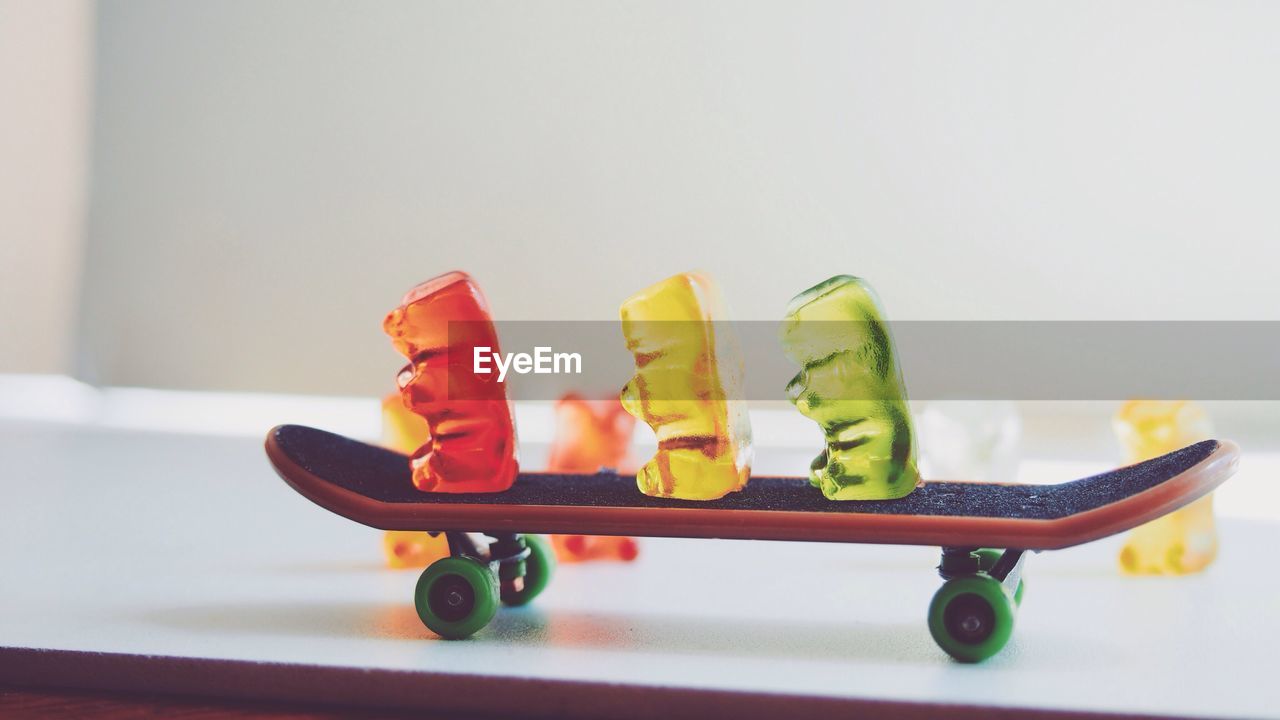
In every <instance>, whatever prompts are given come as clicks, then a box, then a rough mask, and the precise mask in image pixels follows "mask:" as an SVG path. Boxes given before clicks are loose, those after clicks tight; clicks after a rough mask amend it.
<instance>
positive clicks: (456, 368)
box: [382, 272, 517, 493]
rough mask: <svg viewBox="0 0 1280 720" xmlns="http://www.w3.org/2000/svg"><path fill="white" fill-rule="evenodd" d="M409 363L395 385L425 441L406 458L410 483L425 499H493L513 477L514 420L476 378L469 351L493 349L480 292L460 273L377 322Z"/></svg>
mask: <svg viewBox="0 0 1280 720" xmlns="http://www.w3.org/2000/svg"><path fill="white" fill-rule="evenodd" d="M382 328H383V330H385V331H386V333H387V334H388V335H390V336H391V341H392V344H393V345H395V347H396V349H397V350H399V351H400V353H401V354H402V355H404V356H405V357H406V358H408V359H409V364H408V365H407V366H405V368H404V369H403V370H401V371H400V374H399V376H398V377H397V378H396V383H397V385H398V386H399V387H400V392H401V395H402V396H403V398H404V404H405V406H406V407H407V408H409V409H410V410H412V411H413V412H415V413H417V414H418V415H421V416H422V417H423V418H425V419H426V421H427V428H428V432H429V434H430V437H429V439H428V440H427V442H426V443H424V444H423V445H422V447H420V448H418V449H417V450H416V451H415V452H414V453H413V454H412V455H411V457H410V461H409V462H410V465H411V467H412V468H413V484H414V485H415V486H416V487H417V488H418V489H419V490H423V491H428V492H453V493H462V492H499V491H502V490H506V489H507V488H509V487H511V483H512V482H514V481H515V477H516V471H517V461H516V437H515V418H514V416H513V414H512V409H511V403H510V402H509V401H508V400H507V396H506V390H505V389H504V386H503V385H502V384H501V383H499V382H498V381H497V375H495V374H487V375H486V374H476V373H475V372H474V368H473V367H472V363H473V360H474V357H473V355H474V348H476V347H488V348H490V350H491V351H492V352H494V353H498V352H500V351H499V349H498V337H497V331H496V330H495V329H494V327H493V321H492V320H491V318H490V317H489V309H488V304H487V303H486V302H485V300H484V296H483V295H482V294H481V292H480V288H479V286H477V285H476V283H475V281H474V280H472V279H471V277H470V276H469V275H467V274H466V273H463V272H451V273H446V274H444V275H441V276H439V277H437V278H433V279H431V280H428V281H426V282H424V283H422V284H421V285H418V286H417V287H415V288H414V289H412V290H410V291H409V292H408V294H406V295H405V296H404V299H403V300H401V302H400V306H399V307H397V308H396V309H395V310H392V311H391V312H390V313H389V314H388V315H387V318H386V320H385V321H383V323H382Z"/></svg>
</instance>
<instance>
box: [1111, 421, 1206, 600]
mask: <svg viewBox="0 0 1280 720" xmlns="http://www.w3.org/2000/svg"><path fill="white" fill-rule="evenodd" d="M1112 426H1113V427H1114V428H1115V431H1116V436H1117V437H1119V439H1120V443H1121V444H1122V445H1123V446H1124V449H1125V453H1126V454H1127V460H1128V462H1130V463H1136V462H1142V461H1143V460H1150V459H1151V458H1154V457H1159V456H1161V455H1164V454H1166V453H1171V452H1173V451H1174V450H1178V449H1180V448H1184V447H1186V446H1188V445H1191V444H1193V443H1197V442H1200V441H1201V440H1208V439H1210V438H1212V437H1213V427H1212V426H1211V425H1210V423H1209V417H1208V416H1207V415H1206V414H1205V412H1204V410H1203V409H1202V408H1201V407H1200V406H1199V405H1196V404H1195V403H1192V402H1188V401H1185V400H1174V401H1168V400H1130V401H1129V402H1126V403H1125V404H1124V405H1122V406H1121V407H1120V410H1119V411H1118V412H1117V413H1116V415H1115V418H1114V419H1113V420H1112ZM1217 554H1218V533H1217V530H1216V528H1215V527H1214V520H1213V495H1212V494H1210V495H1206V496H1204V497H1202V498H1200V499H1199V500H1197V501H1195V502H1193V503H1191V504H1190V505H1188V506H1186V507H1184V508H1182V509H1180V510H1175V511H1174V512H1172V513H1169V514H1168V515H1165V516H1164V517H1161V518H1157V519H1155V520H1152V521H1151V522H1149V523H1147V524H1146V525H1142V526H1140V527H1138V528H1136V529H1135V530H1133V532H1131V533H1130V534H1129V537H1127V538H1126V539H1125V544H1124V547H1123V548H1122V549H1121V550H1120V568H1121V569H1122V570H1124V572H1126V573H1129V574H1131V575H1187V574H1190V573H1195V572H1200V571H1201V570H1204V569H1205V568H1207V567H1209V565H1210V564H1211V563H1212V562H1213V559H1214V558H1215V557H1216V556H1217Z"/></svg>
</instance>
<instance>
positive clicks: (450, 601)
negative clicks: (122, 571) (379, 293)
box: [266, 425, 1239, 662]
mask: <svg viewBox="0 0 1280 720" xmlns="http://www.w3.org/2000/svg"><path fill="white" fill-rule="evenodd" d="M266 452H267V456H268V458H269V459H270V461H271V464H272V465H273V466H274V467H275V469H276V472H277V473H279V475H280V477H281V478H283V479H284V481H285V482H286V483H288V484H289V485H290V486H291V487H293V489H294V490H296V491H298V492H299V493H300V494H301V495H303V496H304V497H306V498H307V499H309V500H311V501H312V502H314V503H315V504H317V505H319V506H321V507H323V508H325V509H326V510H329V511H330V512H333V513H336V514H338V515H341V516H343V517H346V518H349V519H351V520H355V521H356V522H359V523H363V524H365V525H369V526H372V527H375V528H381V529H384V530H425V531H430V532H433V533H439V532H443V533H444V534H445V537H446V539H447V541H448V545H449V551H450V557H447V558H443V559H441V560H437V561H436V562H435V563H433V564H432V565H431V566H429V567H428V568H427V569H426V570H425V571H424V572H423V573H422V576H421V577H420V578H419V580H418V583H417V586H416V588H415V593H414V605H415V607H416V609H417V611H418V615H419V617H420V618H421V619H422V621H423V624H425V625H426V626H427V627H428V628H429V629H431V630H432V631H434V632H435V633H437V634H438V635H440V636H441V637H444V638H448V639H460V638H465V637H468V636H470V635H472V634H474V633H475V632H477V631H478V630H480V629H481V628H483V627H484V626H485V625H487V624H488V623H489V621H490V620H492V619H493V617H494V615H495V614H496V612H497V609H498V605H499V604H500V603H501V604H506V605H522V604H525V603H527V602H529V601H531V600H533V598H534V597H536V596H537V595H538V593H540V592H541V591H542V590H543V588H545V587H546V585H547V582H548V581H549V580H550V575H551V572H552V569H553V566H554V555H553V554H552V552H551V550H550V548H549V547H548V546H547V544H546V543H545V541H543V540H542V538H540V537H539V536H538V534H539V533H565V534H586V535H637V536H646V537H684V538H726V539H738V540H789V541H802V542H846V543H879V544H897V545H932V546H939V547H941V548H942V560H941V562H940V564H939V566H938V572H939V574H940V575H941V576H942V578H943V584H942V587H941V588H940V589H939V590H938V592H937V593H936V594H935V595H934V597H933V600H932V602H931V603H930V606H929V612H928V624H929V630H930V633H931V634H932V635H933V638H934V640H935V641H936V642H937V643H938V645H939V646H940V647H941V648H942V649H943V650H945V651H946V652H947V653H948V654H950V655H951V656H952V657H954V658H955V659H957V660H960V661H965V662H976V661H979V660H984V659H986V658H988V657H991V656H992V655H994V654H996V653H997V652H999V651H1000V649H1001V648H1002V647H1004V645H1005V643H1006V642H1007V641H1008V639H1009V637H1010V635H1011V633H1012V631H1013V620H1014V615H1015V613H1016V611H1017V608H1018V606H1019V605H1021V602H1022V589H1023V582H1022V568H1023V564H1024V562H1025V560H1026V557H1027V552H1028V551H1042V550H1057V549H1061V548H1067V547H1072V546H1074V545H1080V544H1082V543H1086V542H1090V541H1092V540H1097V539H1099V538H1103V537H1106V536H1108V535H1114V534H1116V533H1120V532H1123V531H1125V530H1129V529H1131V528H1134V527H1137V526H1138V525H1141V524H1143V523H1146V522H1148V521H1150V520H1154V519H1155V518H1158V517H1161V516H1163V515H1166V514H1168V513H1170V512H1173V511H1174V510H1177V509H1178V508H1180V507H1182V506H1184V505H1187V504H1189V503H1191V502H1193V501H1195V500H1196V499H1198V498H1200V497H1203V496H1204V495H1206V494H1208V493H1209V492H1211V491H1212V490H1213V489H1214V488H1216V487H1217V486H1218V485H1220V484H1222V483H1223V482H1225V481H1226V480H1227V478H1229V477H1231V475H1232V474H1233V473H1234V472H1235V469H1236V465H1237V463H1238V459H1239V448H1238V447H1236V445H1235V444H1234V443H1232V442H1230V441H1226V440H1206V441H1204V442H1200V443H1196V444H1194V445H1189V446H1187V447H1185V448H1182V449H1181V450H1178V451H1175V452H1172V453H1169V454H1168V455H1163V456H1161V457H1158V458H1155V459H1153V460H1148V461H1146V462H1143V463H1138V464H1136V465H1130V466H1128V467H1123V468H1118V469H1116V470H1111V471H1109V472H1105V473H1102V474H1100V475H1094V476H1092V477H1087V478H1082V479H1079V480H1072V481H1070V482H1064V483H1059V484H1057V485H1025V484H1014V483H1009V484H1003V483H1001V484H997V483H974V482H953V481H927V482H925V483H923V484H922V485H921V486H920V487H919V488H917V489H916V490H915V491H914V492H912V493H911V494H910V495H908V496H906V497H904V498H901V499H898V500H868V501H839V502H837V501H831V500H827V499H826V498H825V497H823V495H822V493H821V492H820V491H819V490H818V489H817V488H815V487H813V486H811V485H810V484H809V482H808V479H807V478H798V477H753V478H751V481H750V482H749V483H748V484H747V486H746V487H745V488H743V489H742V490H741V491H739V492H736V493H730V494H729V495H727V496H725V497H723V498H721V499H719V500H708V501H691V500H676V499H670V498H655V497H649V496H647V495H643V494H642V493H640V492H639V491H638V490H637V489H636V485H635V477H634V476H632V475H625V476H624V475H619V474H618V473H616V472H614V471H612V470H609V469H602V470H600V471H599V472H596V473H585V474H566V473H539V472H531V473H520V475H519V477H518V478H517V479H516V481H515V484H514V485H513V486H512V487H511V488H510V489H508V490H506V491H504V492H500V493H460V494H448V493H424V492H420V491H418V490H417V489H416V488H415V487H414V486H413V483H412V481H411V478H410V469H409V463H408V459H407V458H406V457H405V456H404V455H401V454H399V453H396V452H393V451H390V450H387V449H384V448H381V447H377V446H375V445H369V444H366V443H363V442H360V441H358V440H353V439H351V438H347V437H343V436H341V435H336V434H334V433H330V432H325V431H323V430H317V429H315V428H309V427H304V426H300V425H282V426H279V427H276V428H273V429H272V430H271V431H270V432H269V433H268V434H267V440H266ZM477 535H482V536H487V537H488V538H490V539H491V541H489V542H487V543H486V542H484V541H483V540H482V539H477V538H476V536H477Z"/></svg>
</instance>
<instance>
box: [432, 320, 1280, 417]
mask: <svg viewBox="0 0 1280 720" xmlns="http://www.w3.org/2000/svg"><path fill="white" fill-rule="evenodd" d="M495 326H496V328H497V331H498V337H499V338H500V343H501V348H500V353H499V354H498V355H497V356H494V355H493V354H492V351H493V350H494V349H492V348H491V349H490V351H491V352H489V353H483V352H482V353H481V354H482V356H483V358H482V359H481V360H480V361H479V362H478V363H477V358H476V356H475V349H474V348H473V347H472V346H471V345H470V344H469V343H468V341H467V340H466V338H474V337H475V336H476V334H475V332H474V330H475V328H474V327H469V324H468V323H450V328H449V329H450V337H451V345H452V347H453V349H452V350H451V352H450V353H449V355H448V359H447V363H448V365H449V367H450V368H452V369H451V371H450V372H451V375H450V381H449V392H450V396H451V397H452V398H454V399H475V396H474V395H469V394H470V393H471V392H472V391H471V390H470V388H473V387H476V384H475V382H474V381H475V380H476V379H477V377H478V376H472V377H468V375H469V374H473V373H474V372H475V371H476V370H477V367H479V369H481V370H483V371H485V372H484V373H482V374H483V375H484V377H483V379H484V380H485V381H490V382H496V381H498V377H499V376H500V375H502V374H503V369H504V367H505V375H504V376H503V377H502V380H501V382H502V384H503V385H504V386H505V388H506V390H507V393H508V396H509V397H510V398H512V399H515V400H554V399H556V398H558V397H560V396H561V395H563V394H565V393H567V392H577V393H579V394H581V395H583V396H586V397H589V398H601V399H603V398H611V397H617V394H618V391H619V389H620V388H621V387H622V386H623V385H624V384H626V383H627V382H628V380H630V379H631V377H632V375H633V374H634V373H635V368H636V357H635V356H634V355H633V354H632V352H630V351H629V350H628V347H627V344H626V341H625V340H624V334H623V328H622V324H621V323H619V322H550V321H531V322H498V323H495ZM782 327H783V324H782V323H781V322H724V323H716V324H714V325H708V324H703V323H676V322H665V323H664V322H651V323H646V324H645V326H644V327H637V326H633V327H631V328H629V330H630V332H631V336H632V337H633V338H636V337H639V338H640V342H638V343H636V347H637V349H638V350H640V351H641V352H643V353H644V356H643V357H642V358H641V359H642V361H644V362H653V361H654V359H655V358H657V357H661V354H662V353H671V355H670V356H669V357H668V359H671V360H673V362H659V363H658V365H657V366H654V367H658V366H662V367H666V368H668V369H666V370H663V372H665V373H668V374H669V373H672V372H673V371H672V370H671V369H670V368H672V367H675V368H682V369H683V370H684V371H689V372H694V373H697V372H701V371H702V370H701V368H700V367H699V366H698V365H697V363H696V362H694V361H692V360H690V361H688V362H686V361H685V360H683V358H694V359H696V358H697V357H698V356H699V355H700V354H701V353H700V350H699V349H700V348H701V347H703V346H704V345H705V343H706V341H707V338H712V339H713V341H714V342H715V343H716V344H717V345H718V346H720V347H721V348H723V347H729V346H730V345H731V344H732V343H730V342H729V338H730V337H731V336H733V337H735V338H736V343H737V346H738V347H739V348H740V357H741V358H742V362H743V375H742V381H741V389H742V393H743V395H742V396H743V397H744V398H745V399H748V400H783V399H785V398H786V395H785V388H786V386H787V383H788V381H790V380H791V378H792V377H794V376H795V375H796V373H797V372H798V371H799V370H800V366H799V365H798V364H797V363H795V362H793V361H792V360H791V359H789V358H788V357H787V355H786V354H784V352H783V347H782V344H781V342H780V340H779V331H780V330H781V329H782ZM884 328H887V329H888V331H889V333H890V335H891V336H892V338H893V341H894V347H895V348H896V354H897V358H898V360H899V361H900V370H901V372H902V375H903V378H904V379H905V381H906V386H907V390H908V393H909V395H910V397H911V399H913V400H1124V399H1129V398H1150V399H1189V400H1280V322H1261V321H1257V322H1255V321H1241V322H1069V321H1067V322H1057V321H1055V322H1024V321H991V322H942V321H904V322H894V323H888V324H887V325H885V326H878V325H876V326H873V325H870V324H867V323H860V322H811V323H806V324H805V328H804V332H803V333H802V336H803V338H805V339H808V340H813V342H806V343H805V345H806V347H807V348H808V349H807V350H798V351H793V353H794V352H799V354H800V355H802V356H805V357H809V358H810V359H816V358H814V357H812V356H814V355H815V354H820V353H822V352H830V351H831V350H830V348H836V349H837V351H838V350H845V349H847V350H849V352H847V353H845V354H843V355H841V356H840V357H839V358H837V359H836V361H835V362H833V363H831V364H830V365H829V367H837V368H839V372H841V373H844V374H846V375H847V378H846V380H847V381H839V382H828V383H824V385H825V386H826V387H828V388H837V389H838V390H837V391H836V392H835V393H834V397H833V398H832V399H841V400H873V399H877V398H879V397H880V395H879V393H878V387H879V385H878V384H877V383H876V382H865V381H862V380H860V378H861V377H862V376H863V375H866V374H867V372H868V370H867V368H875V367H878V366H877V365H876V364H877V363H883V362H886V361H887V357H886V356H885V355H884V353H883V352H882V349H883V343H882V342H876V341H875V340H874V338H877V337H882V336H883V332H882V330H883V329H884ZM790 334H791V336H792V337H795V336H796V334H795V332H794V327H793V328H792V330H791V333H790ZM539 348H542V350H539ZM522 354H523V355H525V356H527V357H526V358H525V359H523V360H522V359H521V357H520V356H521V355H522ZM721 354H723V353H721ZM880 369H883V368H880ZM871 374H873V375H874V372H872V373H871ZM668 377H670V375H668ZM483 384H487V382H486V383H483ZM688 386H689V384H688V383H681V382H678V381H676V382H671V383H666V382H658V383H654V384H653V387H652V388H651V390H652V392H653V393H654V399H668V400H685V399H691V398H692V397H693V396H692V394H691V393H690V391H689V390H687V389H686V388H687V387H688Z"/></svg>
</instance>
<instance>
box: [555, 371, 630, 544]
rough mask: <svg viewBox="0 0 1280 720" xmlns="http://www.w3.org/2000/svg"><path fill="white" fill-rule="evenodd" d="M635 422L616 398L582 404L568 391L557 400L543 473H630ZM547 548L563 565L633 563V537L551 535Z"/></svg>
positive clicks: (581, 401)
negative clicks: (605, 561)
mask: <svg viewBox="0 0 1280 720" xmlns="http://www.w3.org/2000/svg"><path fill="white" fill-rule="evenodd" d="M635 425H636V419H635V418H634V417H632V416H631V415H630V414H628V413H627V411H626V410H624V409H623V407H622V403H620V402H618V401H617V400H587V399H585V398H583V397H581V396H579V395H577V394H575V393H569V394H567V395H565V396H564V397H562V398H560V400H559V401H557V402H556V431H555V438H554V439H553V440H552V442H551V451H550V455H549V457H548V460H547V470H548V471H550V472H565V473H592V472H595V471H597V470H599V469H600V468H613V469H614V470H617V471H619V472H623V473H625V472H635V469H634V463H633V462H632V460H631V458H630V450H631V435H632V431H633V430H634V429H635ZM551 545H552V547H554V548H555V551H556V557H557V558H558V559H560V560H561V561H562V562H582V561H586V560H623V561H627V562H629V561H631V560H635V559H636V557H637V556H638V555H639V554H640V545H639V543H638V542H637V541H636V539H635V538H630V537H613V536H604V535H552V536H551Z"/></svg>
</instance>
